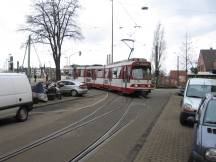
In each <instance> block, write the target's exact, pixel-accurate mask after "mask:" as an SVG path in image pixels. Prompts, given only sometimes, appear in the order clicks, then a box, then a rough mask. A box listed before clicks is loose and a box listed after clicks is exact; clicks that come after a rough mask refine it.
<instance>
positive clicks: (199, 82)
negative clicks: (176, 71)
mask: <svg viewBox="0 0 216 162" xmlns="http://www.w3.org/2000/svg"><path fill="white" fill-rule="evenodd" d="M210 92H216V80H215V79H206V78H191V79H189V80H188V82H187V85H186V88H185V92H184V98H183V101H182V108H181V113H180V123H181V124H182V125H186V124H187V119H188V118H189V117H191V116H193V117H194V116H195V114H196V112H197V110H198V107H199V105H200V102H201V100H202V98H203V97H205V95H206V93H210Z"/></svg>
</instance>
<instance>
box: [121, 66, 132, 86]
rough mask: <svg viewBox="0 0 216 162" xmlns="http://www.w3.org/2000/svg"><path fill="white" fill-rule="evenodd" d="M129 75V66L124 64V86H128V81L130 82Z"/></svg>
mask: <svg viewBox="0 0 216 162" xmlns="http://www.w3.org/2000/svg"><path fill="white" fill-rule="evenodd" d="M130 76H131V67H130V66H125V67H124V73H123V83H124V88H127V87H128V83H130Z"/></svg>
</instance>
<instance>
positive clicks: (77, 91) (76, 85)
mask: <svg viewBox="0 0 216 162" xmlns="http://www.w3.org/2000/svg"><path fill="white" fill-rule="evenodd" d="M57 84H58V85H60V86H59V87H60V92H61V93H62V94H66V93H67V94H70V95H71V96H78V95H83V94H86V93H87V92H88V88H87V85H86V84H84V83H81V82H79V81H77V80H62V81H59V82H57Z"/></svg>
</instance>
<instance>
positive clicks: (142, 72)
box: [132, 67, 151, 79]
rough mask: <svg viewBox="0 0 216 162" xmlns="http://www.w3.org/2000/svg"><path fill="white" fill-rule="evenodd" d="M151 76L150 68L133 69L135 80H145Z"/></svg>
mask: <svg viewBox="0 0 216 162" xmlns="http://www.w3.org/2000/svg"><path fill="white" fill-rule="evenodd" d="M150 74H151V71H150V68H148V67H135V68H133V69H132V77H133V78H134V79H143V78H144V77H146V76H149V75H150Z"/></svg>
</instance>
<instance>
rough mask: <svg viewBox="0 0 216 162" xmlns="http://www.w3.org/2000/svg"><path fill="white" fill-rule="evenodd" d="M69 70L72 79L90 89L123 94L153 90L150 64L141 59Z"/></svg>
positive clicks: (77, 67)
mask: <svg viewBox="0 0 216 162" xmlns="http://www.w3.org/2000/svg"><path fill="white" fill-rule="evenodd" d="M70 70H71V72H70V74H71V76H72V78H73V79H77V80H79V81H81V82H85V83H86V84H87V85H88V87H92V88H100V89H109V90H114V91H119V92H121V93H125V94H133V93H136V92H144V93H145V94H148V93H150V92H151V90H152V89H153V88H154V86H153V85H152V84H151V63H150V62H148V61H147V60H146V59H142V58H132V59H129V60H124V61H119V62H115V63H113V64H110V65H105V66H102V65H92V66H73V67H72V68H71V69H70Z"/></svg>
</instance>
